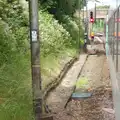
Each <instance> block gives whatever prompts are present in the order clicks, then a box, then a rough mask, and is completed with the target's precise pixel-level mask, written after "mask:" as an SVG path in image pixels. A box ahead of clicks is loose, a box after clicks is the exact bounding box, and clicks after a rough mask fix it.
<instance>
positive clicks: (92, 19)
mask: <svg viewBox="0 0 120 120" xmlns="http://www.w3.org/2000/svg"><path fill="white" fill-rule="evenodd" d="M90 22H91V23H93V22H94V18H93V12H92V11H91V12H90Z"/></svg>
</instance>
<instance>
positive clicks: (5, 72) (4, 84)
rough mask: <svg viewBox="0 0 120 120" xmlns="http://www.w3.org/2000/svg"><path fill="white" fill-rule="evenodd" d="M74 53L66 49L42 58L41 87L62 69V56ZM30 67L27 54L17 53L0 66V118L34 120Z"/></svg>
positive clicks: (69, 56) (68, 56) (70, 55)
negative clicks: (8, 61)
mask: <svg viewBox="0 0 120 120" xmlns="http://www.w3.org/2000/svg"><path fill="white" fill-rule="evenodd" d="M74 55H75V50H74V49H66V50H65V51H62V52H61V53H60V54H58V55H57V56H55V55H52V54H51V55H49V56H47V57H46V58H42V61H41V64H42V77H43V79H42V80H43V81H42V88H43V89H44V88H45V86H46V85H47V84H49V83H50V82H52V81H51V79H50V78H53V77H56V76H57V75H58V74H59V72H60V70H61V69H62V66H61V64H60V61H61V60H62V56H63V57H64V58H65V59H68V58H69V59H70V58H72V57H73V56H74ZM66 62H67V60H66ZM30 67H31V66H30V57H29V55H27V56H26V57H25V56H23V55H19V56H18V55H17V56H16V58H15V59H13V61H12V63H9V64H4V65H3V66H1V67H0V120H34V118H33V116H34V115H33V106H32V104H33V103H32V85H31V68H30Z"/></svg>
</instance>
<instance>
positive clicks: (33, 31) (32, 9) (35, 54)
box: [29, 0, 42, 120]
mask: <svg viewBox="0 0 120 120" xmlns="http://www.w3.org/2000/svg"><path fill="white" fill-rule="evenodd" d="M29 19H30V41H31V69H32V88H33V107H34V113H35V120H41V118H40V117H41V115H42V93H41V74H40V41H39V24H38V0H29Z"/></svg>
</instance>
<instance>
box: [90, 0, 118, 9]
mask: <svg viewBox="0 0 120 120" xmlns="http://www.w3.org/2000/svg"><path fill="white" fill-rule="evenodd" d="M100 1H101V3H96V5H110V6H111V7H112V8H115V7H116V1H117V0H100ZM118 1H119V4H120V0H118ZM94 4H95V2H88V9H90V8H94V6H95V5H94Z"/></svg>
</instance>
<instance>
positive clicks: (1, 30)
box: [0, 0, 83, 120]
mask: <svg viewBox="0 0 120 120" xmlns="http://www.w3.org/2000/svg"><path fill="white" fill-rule="evenodd" d="M71 1H72V0H71ZM71 1H68V2H70V3H69V5H71ZM59 2H60V1H59ZM62 2H63V1H62ZM47 3H49V2H48V1H46V4H45V2H44V4H43V5H42V6H41V8H40V9H39V16H40V17H39V22H40V26H39V27H40V35H41V44H40V45H41V70H42V80H43V82H42V84H43V89H44V88H45V87H46V85H47V84H49V83H50V82H52V79H53V78H54V77H56V76H57V75H58V73H59V72H60V70H61V68H62V67H63V66H64V64H65V62H67V61H68V60H70V59H71V58H72V57H73V56H75V54H76V50H77V49H78V47H77V46H78V45H77V41H78V32H79V27H78V23H77V22H76V19H75V18H74V16H73V13H74V12H75V9H74V10H73V8H71V7H70V6H68V8H69V9H68V8H65V6H64V8H62V9H63V10H64V11H68V12H67V13H66V12H65V13H64V14H58V13H57V15H56V16H55V15H54V14H52V13H50V12H49V10H48V9H47V10H45V9H44V8H45V7H44V6H45V5H47ZM53 3H54V4H55V5H56V4H57V5H60V4H59V3H56V1H55V0H53ZM50 4H52V3H50ZM54 4H52V5H47V6H48V8H54ZM65 9H66V10H65ZM71 11H72V14H71ZM69 12H70V13H69ZM61 15H62V16H61ZM60 16H61V17H60ZM60 18H61V19H60ZM28 25H29V24H28V16H26V15H25V14H23V8H22V6H21V5H20V4H19V3H18V2H17V1H16V0H14V2H12V3H11V4H8V3H7V2H6V1H5V0H0V120H33V115H32V91H31V88H32V87H31V68H30V49H29V48H30V41H29V39H28V38H29V26H28ZM80 29H81V36H80V37H81V39H82V37H83V34H82V32H83V30H82V27H80Z"/></svg>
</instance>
